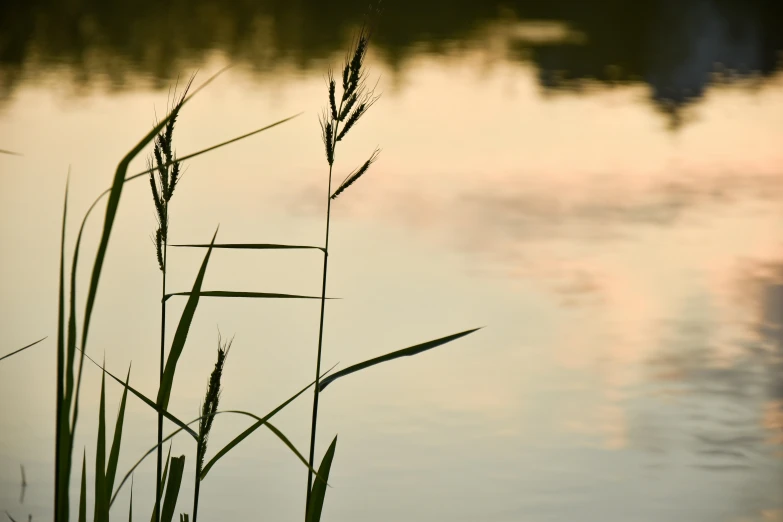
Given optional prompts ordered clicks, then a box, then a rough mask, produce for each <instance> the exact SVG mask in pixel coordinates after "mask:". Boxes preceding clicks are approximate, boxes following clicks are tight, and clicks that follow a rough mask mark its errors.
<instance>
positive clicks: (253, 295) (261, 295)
mask: <svg viewBox="0 0 783 522" xmlns="http://www.w3.org/2000/svg"><path fill="white" fill-rule="evenodd" d="M177 295H187V296H193V292H174V293H171V294H166V299H168V298H169V297H173V296H177ZM198 297H239V298H243V299H321V298H320V297H313V296H308V295H294V294H272V293H267V292H232V291H225V290H206V291H201V292H198ZM327 299H334V298H333V297H331V298H330V297H327Z"/></svg>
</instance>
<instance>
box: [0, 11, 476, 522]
mask: <svg viewBox="0 0 783 522" xmlns="http://www.w3.org/2000/svg"><path fill="white" fill-rule="evenodd" d="M369 42H370V33H369V31H368V30H367V26H365V27H364V28H363V29H362V30H361V32H360V33H359V34H358V36H357V38H356V39H355V41H354V45H353V47H352V48H351V51H350V53H349V54H348V56H347V58H346V61H345V64H344V66H343V69H342V74H341V78H340V79H341V81H340V86H339V87H340V88H339V89H338V82H337V80H336V79H335V77H334V75H333V74H332V73H331V72H329V74H328V91H327V95H328V97H327V99H328V101H327V108H326V110H325V111H324V112H323V114H322V115H321V118H320V123H321V132H322V139H323V142H324V147H325V152H326V158H327V164H328V183H327V190H326V200H325V201H326V206H327V211H326V223H325V228H326V234H325V241H324V246H323V247H320V246H310V245H285V244H270V243H223V244H221V243H216V238H217V233H218V232H217V229H216V230H215V233H214V235H213V236H212V239H211V241H210V242H209V243H187V244H181V245H171V246H180V247H189V248H205V249H206V253H205V255H204V258H203V260H202V263H201V265H200V267H199V270H198V272H197V274H196V276H195V279H194V282H193V285H192V287H191V289H190V290H189V291H178V292H167V288H166V276H167V273H168V271H169V270H170V269H171V268H170V267H169V266H168V259H167V250H168V247H169V246H170V245H169V242H168V240H169V221H170V218H171V209H170V207H169V204H170V202H171V200H172V196H173V194H174V191H175V189H176V186H177V183H178V181H179V180H180V179H181V173H182V166H181V162H182V161H183V160H184V159H186V158H193V157H196V156H198V155H200V154H203V153H205V152H208V151H212V150H215V149H217V148H220V147H222V146H224V145H227V144H229V143H233V142H235V141H238V140H240V139H244V138H246V137H249V136H252V135H254V134H257V133H258V132H261V131H263V130H266V129H269V128H272V127H274V126H275V125H278V124H280V123H282V122H283V121H287V119H290V118H287V119H286V120H281V121H279V122H276V123H274V124H272V125H268V126H266V127H262V128H261V129H257V130H255V131H253V132H251V133H247V134H244V135H242V136H239V137H237V138H233V139H231V140H228V141H224V142H222V143H220V144H218V145H215V146H213V147H209V148H207V149H204V150H202V151H199V152H196V153H193V154H190V155H185V156H183V157H182V158H179V159H178V158H177V154H176V152H175V149H174V144H173V140H174V130H175V125H176V121H177V118H178V116H179V114H180V111H181V110H182V109H183V107H184V106H185V104H186V103H187V102H188V101H189V100H190V99H191V98H192V97H193V96H194V95H195V94H197V93H198V92H199V90H200V89H201V88H203V87H204V85H206V84H208V83H209V82H211V81H212V80H213V79H214V76H213V78H210V79H209V80H208V81H207V82H205V84H203V85H202V86H201V87H199V88H198V89H196V90H195V91H194V92H193V93H192V94H190V95H188V91H189V88H190V83H188V85H187V87H186V88H185V90H184V92H183V94H182V95H181V96H180V97H179V99H178V100H177V101H176V102H175V103H173V104H172V107H171V110H170V112H169V114H168V115H167V116H166V117H165V118H164V119H162V120H161V121H160V122H158V123H157V124H156V125H155V126H154V128H153V129H152V130H151V131H150V132H149V133H147V134H146V135H145V136H144V137H143V138H142V139H141V140H140V141H139V142H138V143H137V144H136V145H135V146H134V147H133V148H132V149H131V151H130V152H128V153H127V154H126V155H125V157H124V158H123V159H122V161H120V163H119V165H118V166H117V169H116V170H115V172H114V175H113V178H112V185H111V187H110V188H109V189H107V190H106V191H104V192H103V193H101V194H100V195H99V196H98V198H97V199H96V200H95V201H94V202H93V203H92V205H91V206H90V207H89V208H88V210H87V212H86V214H85V216H84V218H83V219H82V222H81V225H80V228H79V233H78V236H77V239H76V242H75V246H74V249H73V254H72V256H71V266H70V273H69V274H67V273H66V255H65V240H66V224H67V215H68V214H67V202H68V185H67V184H66V189H65V202H64V206H63V221H62V232H61V238H60V268H59V293H58V297H59V306H58V331H57V396H56V407H57V412H56V418H55V422H56V429H57V430H56V443H55V448H56V451H55V453H56V455H55V498H54V506H55V520H57V521H61V522H67V521H68V520H69V516H70V499H69V487H70V476H71V467H72V456H73V452H74V448H73V441H74V436H75V431H76V427H77V422H78V413H79V394H80V390H81V382H82V380H81V377H82V372H83V366H84V361H85V359H86V360H88V361H89V362H91V363H92V364H93V365H94V366H95V367H96V368H98V369H100V370H101V392H100V402H99V410H98V434H97V439H96V444H95V463H94V465H95V477H94V478H95V480H94V486H93V487H94V491H93V494H92V498H93V501H94V507H93V520H94V521H95V522H108V521H109V516H110V508H111V506H112V505H113V503H114V501H115V499H116V497H117V494H118V493H119V491H120V490H121V488H122V487H123V485H124V484H125V483H126V481H127V480H128V478H131V488H132V489H133V487H132V484H133V478H132V477H133V473H134V471H135V470H136V469H137V467H138V466H139V465H140V464H141V463H142V462H143V461H144V460H145V458H146V457H147V456H149V455H151V454H152V453H156V461H157V462H156V483H155V506H154V510H153V513H152V516H151V518H152V520H153V521H159V522H170V521H172V520H173V518H174V515H175V507H176V502H177V498H178V496H179V492H180V490H181V487H182V477H183V474H184V468H185V456H184V455H181V456H175V457H172V456H171V447H169V455H168V456H167V457H166V458H165V459H164V458H163V444H164V443H165V442H167V441H169V440H171V439H172V438H173V437H174V436H176V435H177V434H179V433H182V432H184V433H186V434H188V435H189V436H190V437H192V438H193V441H194V443H195V447H196V458H195V459H194V460H195V464H194V467H195V478H194V481H195V482H194V502H193V512H192V514H188V513H181V514H180V521H181V522H183V521H189V520H190V516H191V515H192V518H193V522H197V516H198V506H199V496H200V490H201V482H202V481H203V480H204V479H205V478H206V477H207V475H208V473H209V471H210V470H211V469H212V467H213V466H214V465H215V464H217V462H218V461H219V460H220V459H221V458H222V457H224V456H225V455H226V454H228V453H229V452H230V451H231V450H233V449H235V448H236V447H237V446H239V444H240V443H241V442H242V441H243V440H245V439H246V438H247V437H248V436H250V435H251V434H252V433H254V432H255V431H256V430H257V429H258V428H260V427H261V426H265V427H266V428H267V429H268V430H269V431H271V432H272V433H273V434H274V435H275V436H276V437H277V438H278V439H279V440H280V441H281V442H282V443H283V444H284V445H285V446H286V447H287V448H288V449H289V450H291V452H292V453H293V454H294V455H295V456H296V458H297V459H298V460H299V461H300V462H301V463H302V464H303V465H304V466H305V467H306V468H307V469H308V485H307V499H306V504H305V517H306V521H307V522H319V521H320V519H321V516H322V513H323V507H324V499H325V495H326V490H327V489H326V486H327V482H328V479H329V474H330V471H331V466H332V464H333V462H334V456H335V451H336V444H337V437H336V436H335V437H334V438H333V439H332V443H331V444H330V446H329V449H328V450H327V452H326V454H325V455H324V457H323V459H322V460H321V463H320V466H319V468H318V471H316V470H315V469H314V448H315V441H316V428H317V421H318V401H319V397H320V394H321V393H322V392H323V391H324V390H325V389H326V387H327V386H328V385H329V384H330V383H332V382H334V381H335V380H336V379H339V378H342V377H345V376H347V375H350V374H353V373H355V372H358V371H361V370H364V369H367V368H370V367H372V366H375V365H377V364H380V363H384V362H388V361H391V360H394V359H398V358H400V357H406V356H412V355H417V354H419V353H422V352H424V351H427V350H430V349H432V348H435V347H437V346H441V345H443V344H446V343H449V342H451V341H454V340H457V339H459V338H461V337H464V336H466V335H468V334H470V333H472V332H474V331H476V329H471V330H466V331H463V332H460V333H457V334H452V335H448V336H445V337H440V338H438V339H435V340H432V341H427V342H424V343H420V344H417V345H414V346H411V347H408V348H404V349H401V350H396V351H393V352H390V353H387V354H385V355H380V356H376V357H374V358H371V359H369V360H367V361H364V362H360V363H357V364H354V365H351V366H349V367H347V368H345V369H343V370H341V371H338V372H336V373H334V374H331V375H330V373H331V369H330V370H328V371H326V372H322V371H321V362H322V355H323V332H324V328H325V322H324V309H325V305H326V301H327V300H328V298H327V297H326V284H327V268H328V259H329V255H328V253H329V230H330V225H331V212H332V207H331V205H332V202H333V201H334V200H335V199H336V198H337V196H339V195H342V194H344V193H345V192H346V191H347V190H348V189H349V188H350V187H351V186H352V185H353V184H354V183H356V182H357V181H358V180H359V179H360V178H362V177H363V176H365V175H366V174H367V173H368V171H369V169H370V167H371V166H372V164H373V163H374V162H375V160H376V159H377V158H378V153H379V150H378V149H376V150H375V151H374V152H372V153H371V155H370V157H369V159H367V160H366V161H365V162H364V163H362V164H361V165H359V166H358V167H357V168H356V169H354V170H352V171H350V172H349V173H348V174H347V175H346V176H345V177H344V179H343V181H342V182H341V183H340V184H339V185H338V187H337V189H336V190H334V191H333V190H332V174H333V171H334V169H335V160H336V153H337V145H338V143H340V142H341V141H342V140H343V139H345V138H346V136H347V135H348V133H349V132H350V131H351V130H352V129H355V128H358V127H357V125H358V123H359V121H360V119H361V118H362V117H363V116H364V115H365V114H366V113H367V111H368V109H369V108H370V107H371V106H372V105H373V104H374V103H375V102H376V101H377V100H378V96H376V95H375V94H374V89H372V88H368V87H367V84H366V76H367V75H366V70H365V67H364V63H365V58H366V54H367V49H368V46H369ZM338 91H339V96H338ZM150 144H152V152H151V157H150V160H149V168H148V169H147V170H146V171H144V172H141V173H138V174H134V175H130V176H129V175H128V174H127V169H128V165H129V164H130V162H131V161H132V160H133V159H134V158H135V157H136V156H137V155H138V154H140V153H141V152H142V151H143V150H144V149H145V147H147V146H148V145H150ZM143 176H147V177H148V180H149V182H150V188H151V192H152V199H153V208H154V210H155V215H156V218H157V228H156V231H155V235H154V245H155V256H156V258H157V262H158V267H159V269H160V271H161V280H162V285H161V324H160V367H159V385H158V391H157V394H156V397H155V399H154V400H153V399H151V398H150V397H148V396H146V395H145V394H143V393H142V392H140V391H139V390H137V389H136V388H134V387H133V386H131V385H130V368H129V369H128V373H127V376H126V378H125V380H122V379H120V378H118V377H117V376H115V375H114V373H112V372H111V371H109V370H108V369H107V368H105V365H103V364H99V363H98V362H96V361H95V360H94V359H93V358H92V357H90V356H89V355H88V354H87V344H88V339H89V337H88V333H89V326H90V320H91V318H92V314H93V312H94V310H95V304H96V297H97V292H98V287H99V281H100V277H101V274H102V268H103V262H104V260H105V257H106V254H107V250H108V245H109V238H110V237H111V233H112V230H113V226H114V221H115V217H116V215H117V211H118V207H119V204H120V201H121V196H122V193H123V187H124V184H125V183H126V182H129V181H132V180H134V179H138V178H141V177H143ZM104 196H108V199H107V202H106V213H105V216H104V219H103V227H102V232H101V236H100V241H99V244H98V249H97V253H96V257H95V260H94V262H93V265H92V270H91V276H90V280H89V286H88V292H87V296H86V306H85V310H84V313H83V315H82V316H81V317H78V316H77V312H76V302H77V299H76V290H77V276H76V274H77V266H78V259H79V254H80V249H81V240H82V237H83V233H84V230H85V224H86V222H87V219H88V217H89V216H90V214H91V212H92V211H93V210H94V209H95V208H96V206H97V204H98V203H99V202H100V201H102V198H103V197H104ZM216 249H218V250H226V249H229V250H231V249H236V250H259V251H266V250H279V249H296V250H302V251H303V253H304V252H307V251H311V250H320V251H321V253H322V254H323V270H322V284H321V295H320V297H317V296H304V295H294V294H281V293H269V292H260V291H253V290H240V291H225V290H203V289H202V285H203V281H204V277H205V274H206V271H207V269H208V266H209V261H210V258H211V256H212V254H213V252H214V250H216ZM66 291H68V292H66ZM66 294H67V295H68V299H67V301H66ZM173 296H184V297H186V298H187V302H186V304H185V307H184V309H183V311H182V313H181V315H180V318H179V321H178V323H177V327H176V330H175V333H174V336H173V338H172V340H171V344H170V346H169V347H168V350H166V348H167V347H166V322H167V316H166V301H167V300H168V299H169V298H170V297H173ZM201 297H224V298H225V297H230V298H237V299H259V298H262V299H319V300H320V315H319V334H318V345H317V352H316V361H315V363H316V374H315V378H314V380H313V382H311V383H309V384H308V385H306V386H304V387H303V388H301V389H300V390H299V391H297V392H296V393H294V394H293V395H291V396H290V397H289V398H288V399H286V400H285V401H283V402H281V403H280V404H279V405H278V406H277V407H275V408H273V409H272V410H271V411H269V412H268V413H267V414H265V415H263V416H258V415H255V414H253V413H250V412H246V411H239V410H222V411H221V410H219V409H218V405H219V402H220V395H221V390H222V377H223V368H224V364H225V361H226V357H227V355H228V352H229V349H230V347H231V341H228V342H223V341H222V339H221V338H219V339H218V350H217V361H216V363H215V366H214V368H213V369H212V372H211V374H210V375H209V380H208V384H207V389H206V393H205V397H204V401H203V403H202V405H201V411H200V416H199V417H198V418H197V419H194V420H192V421H190V422H187V423H186V422H183V421H182V420H180V419H179V418H178V417H177V416H176V415H175V414H174V413H172V412H171V411H170V410H169V400H170V397H171V394H172V389H173V386H174V377H175V374H176V369H177V367H178V365H179V362H180V360H181V357H182V356H183V354H184V351H185V347H186V345H187V340H188V336H189V333H190V329H191V326H192V324H193V319H194V316H195V312H196V310H197V308H198V305H199V302H200V299H201ZM66 317H67V319H66ZM77 339H78V340H79V342H78V343H77ZM42 340H43V339H42ZM42 340H39V341H36V343H32V344H30V345H28V346H26V347H23V348H21V349H18V350H16V351H14V352H12V353H10V354H8V355H6V356H3V357H2V358H0V361H1V360H3V359H6V358H8V357H10V356H12V355H15V354H18V353H21V352H22V351H24V350H25V349H27V348H29V347H31V346H33V345H35V344H37V343H38V342H41V341H42ZM77 352H78V359H77ZM167 354H168V355H167ZM77 360H78V365H77V364H76V362H77ZM107 376H108V377H109V378H110V379H111V381H113V382H115V383H117V384H119V385H121V386H122V388H123V393H122V398H121V400H120V405H119V410H118V415H117V419H116V421H115V426H114V431H113V435H112V437H111V443H110V445H107V440H108V439H107V437H108V432H107V419H106V377H107ZM311 386H312V387H313V390H314V395H313V411H312V420H311V437H310V446H309V458H305V456H303V455H302V453H301V452H300V451H299V450H298V449H297V448H296V447H295V446H294V445H293V444H292V443H291V441H290V440H289V439H288V437H287V436H286V435H285V434H284V433H283V432H282V431H280V430H279V429H278V428H277V427H275V426H274V425H272V424H271V423H270V420H271V418H272V417H274V416H275V415H276V414H277V413H278V412H280V411H281V410H282V409H284V408H285V407H287V406H288V405H289V404H290V403H291V402H293V401H294V400H296V399H297V398H298V397H300V396H301V395H302V394H303V393H304V392H305V391H307V390H308V389H309V388H310V387H311ZM129 393H130V394H131V395H132V396H134V397H136V398H137V399H139V400H141V401H142V402H143V403H144V404H146V405H147V406H149V407H150V408H151V409H153V410H154V411H155V412H156V414H157V437H156V439H157V440H156V444H155V445H154V446H153V447H152V448H150V449H149V450H148V451H147V452H146V453H145V454H144V455H142V456H141V458H139V459H138V460H137V461H136V463H135V464H134V465H133V466H132V467H131V468H130V469H129V470H128V471H127V472H126V473H125V474H124V476H123V478H122V480H120V481H119V483H118V484H117V485H116V487H115V482H116V477H117V472H118V469H117V467H118V462H119V455H120V450H121V446H122V436H123V428H124V425H125V411H126V404H127V397H128V394H129ZM221 414H232V415H240V416H245V417H250V418H252V419H254V420H255V422H254V423H253V424H252V425H251V426H249V427H248V428H246V429H245V430H244V431H242V432H241V433H239V434H237V435H236V436H234V437H233V438H232V439H231V440H230V441H229V442H228V443H227V444H226V445H224V446H223V447H222V448H220V449H219V450H218V451H217V452H216V453H215V454H214V456H212V458H210V459H207V458H206V457H207V450H208V441H209V434H210V431H211V428H212V425H213V422H214V419H215V417H216V416H217V415H221ZM164 417H165V418H166V419H168V420H170V421H171V422H173V423H174V424H175V425H176V426H177V428H176V430H175V431H173V432H172V433H170V434H169V435H167V436H166V437H164V436H163V418H164ZM194 424H197V426H196V428H195V429H194V428H192V427H191V425H194ZM205 461H206V462H205ZM87 465H88V463H87V458H86V451H84V450H83V451H82V475H81V481H80V491H79V493H80V494H79V505H78V509H77V513H78V519H79V521H80V522H81V521H85V522H86V518H87V506H86V503H87V498H88V495H87V481H86V469H87ZM314 475H315V481H314V480H313V476H314ZM132 513H133V491H132V490H131V500H130V506H129V519H132ZM9 517H10V515H9Z"/></svg>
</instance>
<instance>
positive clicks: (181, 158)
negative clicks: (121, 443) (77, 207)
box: [125, 79, 304, 181]
mask: <svg viewBox="0 0 783 522" xmlns="http://www.w3.org/2000/svg"><path fill="white" fill-rule="evenodd" d="M209 81H211V79H210V80H209ZM204 87H205V85H202V86H201V87H199V89H202V88H204ZM196 92H198V90H197V91H195V92H194V93H193V94H191V95H190V96H188V98H192V97H193V96H194V95H195V94H196ZM302 114H304V113H303V112H300V113H298V114H294V115H293V116H289V117H288V118H283V119H282V120H278V121H276V122H274V123H270V124H269V125H265V126H264V127H261V128H260V129H256V130H254V131H250V132H248V133H245V134H242V135H241V136H237V137H236V138H231V139H230V140H226V141H222V142H220V143H218V144H217V145H212V146H211V147H207V148H206V149H201V150H199V151H197V152H191V153H190V154H186V155H184V156H182V157H180V158H177V161H185V160H189V159H191V158H195V157H196V156H200V155H202V154H206V153H207V152H212V151H213V150H215V149H219V148H221V147H225V146H226V145H230V144H232V143H235V142H237V141H240V140H243V139H245V138H249V137H250V136H254V135H256V134H258V133H259V132H263V131H265V130H269V129H271V128H272V127H277V126H278V125H281V124H283V123H285V122H287V121H290V120H293V119H294V118H296V117H298V116H301V115H302ZM172 163H174V162H171V163H166V164H164V167H168V166H169V165H171V164H172ZM150 172H151V170H149V169H148V170H145V171H144V172H139V173H138V174H134V175H132V176H128V177H127V178H125V181H130V180H132V179H136V178H139V177H141V176H146V175H147V174H149V173H150Z"/></svg>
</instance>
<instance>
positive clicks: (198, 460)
mask: <svg viewBox="0 0 783 522" xmlns="http://www.w3.org/2000/svg"><path fill="white" fill-rule="evenodd" d="M201 437H202V433H201V430H199V432H198V440H197V441H196V444H197V446H196V478H195V480H196V484H195V485H194V487H193V489H194V492H193V522H196V519H197V517H198V494H199V490H200V489H201V461H202V458H203V456H202V454H201Z"/></svg>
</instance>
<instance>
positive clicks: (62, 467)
mask: <svg viewBox="0 0 783 522" xmlns="http://www.w3.org/2000/svg"><path fill="white" fill-rule="evenodd" d="M69 182H70V170H69V172H68V179H67V181H66V182H65V201H64V202H63V224H62V231H61V235H60V274H59V275H60V277H59V283H60V284H59V293H58V306H57V391H56V393H57V399H56V400H57V402H56V403H55V404H56V410H57V411H56V413H55V416H56V419H55V443H54V452H55V456H54V518H55V519H57V520H63V521H65V522H67V521H68V514H69V513H68V512H69V506H68V480H69V477H70V475H71V474H70V466H69V464H70V459H71V455H70V447H71V442H70V429H69V425H68V414H69V413H70V410H69V404H70V403H69V402H66V400H65V365H66V361H65V355H66V353H65V224H66V221H67V220H66V217H67V214H68V185H69ZM69 366H70V365H69ZM66 469H67V473H66Z"/></svg>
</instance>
